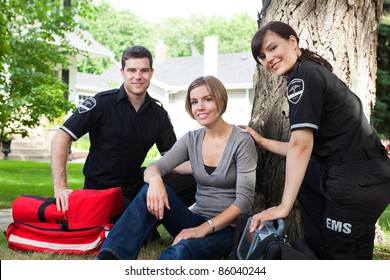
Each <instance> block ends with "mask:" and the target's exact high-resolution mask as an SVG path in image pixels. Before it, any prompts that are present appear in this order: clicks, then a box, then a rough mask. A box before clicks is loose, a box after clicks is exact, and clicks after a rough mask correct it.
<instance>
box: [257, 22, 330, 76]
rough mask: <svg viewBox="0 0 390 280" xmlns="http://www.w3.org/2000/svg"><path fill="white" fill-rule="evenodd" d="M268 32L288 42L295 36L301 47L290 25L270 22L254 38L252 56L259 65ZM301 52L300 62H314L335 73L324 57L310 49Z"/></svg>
mask: <svg viewBox="0 0 390 280" xmlns="http://www.w3.org/2000/svg"><path fill="white" fill-rule="evenodd" d="M268 31H271V32H274V33H275V34H277V35H278V36H280V37H281V38H283V39H286V40H288V39H289V38H290V36H294V37H295V38H296V39H297V43H298V45H299V38H298V35H297V33H296V32H295V30H294V29H293V28H292V27H291V26H290V25H288V24H286V23H284V22H281V21H271V22H268V23H267V24H266V25H264V26H263V27H261V28H260V29H259V30H258V31H257V32H256V33H255V35H254V36H253V38H252V44H251V48H252V55H253V58H254V59H255V60H256V62H257V63H258V64H261V62H260V60H259V55H260V50H261V47H262V44H263V39H264V36H265V35H266V34H267V32H268ZM300 50H301V52H302V54H301V56H300V57H299V58H298V61H304V60H306V59H308V60H312V61H314V62H316V63H318V64H320V65H322V66H324V67H326V68H328V69H329V70H330V71H333V67H332V65H331V64H330V63H329V62H328V61H327V60H326V59H325V58H323V57H322V56H320V55H318V54H317V53H315V52H312V51H310V50H308V49H303V48H300Z"/></svg>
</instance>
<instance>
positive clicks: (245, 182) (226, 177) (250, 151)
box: [153, 126, 257, 218]
mask: <svg viewBox="0 0 390 280" xmlns="http://www.w3.org/2000/svg"><path fill="white" fill-rule="evenodd" d="M205 131H206V130H205V128H201V129H198V130H194V131H190V132H187V133H186V134H185V135H184V136H183V137H181V138H180V139H179V140H178V141H177V142H176V143H175V145H174V146H173V147H172V148H171V149H170V150H169V151H168V152H167V153H166V154H165V155H164V156H163V157H161V158H160V159H159V160H157V161H156V162H154V163H153V165H156V166H158V167H159V168H160V170H161V174H162V175H165V174H167V173H168V172H170V171H171V170H172V169H173V168H175V167H176V166H177V165H179V164H181V163H183V162H185V161H187V160H190V162H191V167H192V171H193V175H194V177H195V180H196V182H197V192H196V203H195V205H194V207H193V208H192V211H193V212H195V213H197V214H199V215H201V216H204V217H206V218H213V217H215V216H217V215H218V214H220V213H221V212H222V211H224V210H225V209H226V208H228V207H229V206H230V205H235V206H237V207H238V208H239V209H240V210H241V211H242V212H243V213H249V212H250V210H251V209H252V203H253V197H254V190H255V182H256V166H257V152H256V147H255V143H254V141H253V139H252V138H251V136H250V135H249V134H246V133H244V132H242V131H241V128H239V127H237V126H233V130H232V133H231V135H230V138H229V140H228V143H227V145H226V147H225V150H224V152H223V155H222V158H221V160H220V162H219V164H218V166H217V167H216V169H215V170H214V172H213V173H211V174H210V175H209V174H208V173H207V172H206V170H205V165H204V162H203V156H202V142H203V139H204V135H205Z"/></svg>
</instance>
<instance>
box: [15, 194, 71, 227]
mask: <svg viewBox="0 0 390 280" xmlns="http://www.w3.org/2000/svg"><path fill="white" fill-rule="evenodd" d="M12 218H13V220H14V222H29V223H39V222H43V223H44V222H47V223H57V222H59V221H61V222H66V220H67V217H66V212H65V213H64V212H62V211H58V210H57V206H56V199H55V198H54V197H46V196H39V195H29V194H26V195H21V196H19V197H17V198H16V199H15V200H14V202H13V203H12Z"/></svg>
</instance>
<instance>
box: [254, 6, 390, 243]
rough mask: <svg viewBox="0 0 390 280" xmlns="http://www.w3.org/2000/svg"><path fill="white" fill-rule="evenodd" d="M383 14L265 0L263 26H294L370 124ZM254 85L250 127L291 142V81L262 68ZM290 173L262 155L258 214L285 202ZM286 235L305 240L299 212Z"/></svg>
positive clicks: (361, 8) (269, 156)
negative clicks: (288, 88)
mask: <svg viewBox="0 0 390 280" xmlns="http://www.w3.org/2000/svg"><path fill="white" fill-rule="evenodd" d="M382 9H383V0H377V1H375V0H330V1H315V0H285V1H270V0H263V8H262V10H261V12H260V13H259V19H258V24H259V28H260V27H261V26H262V25H264V24H265V23H267V22H269V21H273V20H277V21H283V22H286V23H288V24H289V25H291V26H292V27H293V28H294V29H295V31H296V32H297V34H298V36H299V38H300V47H303V48H308V49H310V50H312V51H314V52H317V53H318V54H319V55H321V56H323V57H324V58H325V59H327V60H328V61H329V62H330V63H331V64H332V66H333V68H334V70H333V72H334V73H335V74H336V75H337V76H338V77H339V78H340V79H341V80H343V81H344V82H345V83H346V84H347V85H348V86H349V87H350V88H351V89H352V91H354V92H355V93H356V94H357V95H358V96H359V97H360V99H361V100H362V103H363V108H364V112H365V114H366V116H367V118H368V119H369V116H370V113H371V109H372V108H373V106H374V102H375V80H376V70H377V62H376V61H377V60H376V46H377V34H376V28H377V26H378V24H379V20H380V17H381V15H382ZM254 84H255V97H254V102H253V109H252V116H251V120H250V123H249V125H250V126H251V127H252V128H254V129H255V130H257V131H258V132H259V133H261V134H262V135H264V136H265V137H267V138H271V139H275V140H280V141H288V139H289V137H290V132H289V120H288V118H286V117H288V104H287V100H286V98H285V91H286V81H285V79H283V78H279V77H277V76H276V75H275V74H273V73H269V72H266V71H264V70H263V69H262V68H261V67H258V68H257V71H256V73H255V79H254ZM284 172H285V159H284V158H281V157H279V156H277V155H274V154H271V153H269V152H266V151H262V150H259V162H258V170H257V182H256V192H257V195H256V199H255V208H254V211H255V212H258V211H259V210H261V209H264V208H267V207H270V206H272V205H276V204H278V203H279V202H280V200H281V195H282V192H283V187H284ZM286 232H287V235H288V236H289V238H290V239H292V240H293V239H296V238H302V230H301V228H300V218H299V211H298V210H297V208H296V207H295V208H294V209H293V211H292V212H291V214H290V215H289V217H287V218H286Z"/></svg>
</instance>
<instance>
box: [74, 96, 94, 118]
mask: <svg viewBox="0 0 390 280" xmlns="http://www.w3.org/2000/svg"><path fill="white" fill-rule="evenodd" d="M95 106H96V100H95V98H93V97H90V98H88V99H85V100H84V101H83V103H81V104H80V105H79V108H78V111H79V113H80V114H82V113H85V112H88V111H89V110H92V109H93V108H94V107H95Z"/></svg>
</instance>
